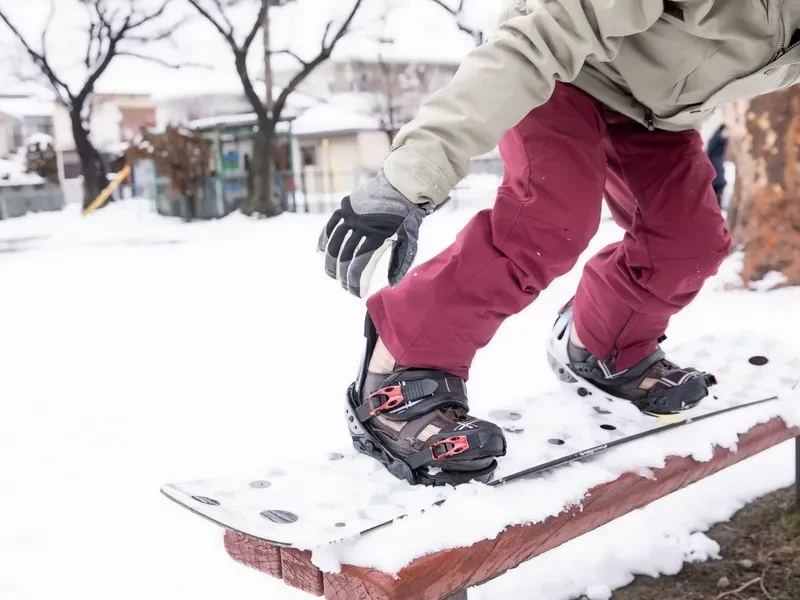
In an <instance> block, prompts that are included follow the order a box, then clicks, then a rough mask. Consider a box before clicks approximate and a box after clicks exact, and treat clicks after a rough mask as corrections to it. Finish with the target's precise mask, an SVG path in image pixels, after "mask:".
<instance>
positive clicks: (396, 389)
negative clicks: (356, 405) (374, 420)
mask: <svg viewBox="0 0 800 600" xmlns="http://www.w3.org/2000/svg"><path fill="white" fill-rule="evenodd" d="M378 397H382V398H386V400H385V401H383V402H381V403H380V404H376V403H374V402H373V399H377V398H378ZM405 401H406V399H405V397H404V396H403V388H401V387H400V386H399V385H392V386H389V387H385V388H381V389H379V390H377V391H375V392H373V393H372V394H370V395H369V396H367V402H366V404H367V406H368V407H369V416H370V417H372V416H374V415H377V414H379V413H382V412H386V411H387V410H392V409H393V408H397V407H398V406H400V405H401V404H403V403H404V402H405Z"/></svg>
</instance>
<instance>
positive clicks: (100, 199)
mask: <svg viewBox="0 0 800 600" xmlns="http://www.w3.org/2000/svg"><path fill="white" fill-rule="evenodd" d="M130 174H131V166H130V165H125V167H124V168H123V169H122V171H120V172H119V174H118V175H117V178H116V179H115V180H114V181H112V182H111V183H109V184H108V185H107V186H106V189H104V190H103V191H102V192H100V193H99V194H98V196H97V198H95V199H94V200H93V201H92V203H91V204H90V205H89V206H87V207H86V208H84V209H83V216H84V217H85V216H86V215H88V214H89V213H92V212H94V211H96V210H97V209H98V208H100V207H101V206H103V205H104V204H105V203H106V202H108V199H109V198H111V194H113V193H114V190H116V189H117V188H118V187H119V186H120V185H121V184H122V182H123V181H125V180H126V179H127V178H128V176H129V175H130Z"/></svg>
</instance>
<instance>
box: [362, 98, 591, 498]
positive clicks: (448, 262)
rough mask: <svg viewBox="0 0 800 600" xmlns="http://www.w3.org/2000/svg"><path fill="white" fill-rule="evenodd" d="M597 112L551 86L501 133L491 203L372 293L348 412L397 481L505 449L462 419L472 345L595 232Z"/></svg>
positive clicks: (562, 268)
mask: <svg viewBox="0 0 800 600" xmlns="http://www.w3.org/2000/svg"><path fill="white" fill-rule="evenodd" d="M600 108H601V107H600V105H599V103H597V102H596V101H595V100H594V99H593V98H591V97H589V96H587V95H586V94H584V93H583V92H581V91H579V90H577V89H576V88H573V87H570V86H567V85H563V84H557V85H556V88H555V91H554V93H553V95H552V97H551V99H550V101H548V102H547V103H546V104H545V105H544V106H541V107H539V108H537V109H535V110H533V111H532V112H531V113H530V114H529V115H527V116H526V118H525V119H523V121H522V122H520V123H519V125H518V126H516V127H515V128H514V129H512V130H511V131H509V132H508V134H507V135H506V136H505V137H504V139H503V140H502V142H501V144H500V151H501V153H502V155H503V159H504V167H505V173H504V178H503V183H502V185H501V186H500V188H499V190H498V194H497V198H496V201H495V205H494V207H493V208H492V209H491V210H484V211H481V212H480V213H478V214H477V215H476V216H475V217H474V218H473V219H472V220H471V221H470V222H469V223H468V224H467V226H466V227H465V228H464V229H463V230H462V231H461V232H460V233H459V234H458V236H457V238H456V241H455V242H454V243H453V244H452V245H451V246H449V247H448V248H446V249H445V250H444V251H443V252H441V253H440V254H439V255H438V256H436V257H434V258H433V259H431V260H429V261H427V262H425V263H423V264H421V265H419V266H417V267H416V268H415V269H413V270H411V271H410V272H409V273H408V274H407V275H406V277H405V278H404V279H403V280H402V281H401V282H400V283H399V284H398V285H397V286H396V287H394V288H389V287H387V288H384V289H382V290H381V291H379V292H378V293H376V294H375V295H373V296H372V297H371V298H369V300H368V302H367V307H368V312H369V316H368V319H367V321H368V322H367V337H368V344H367V352H366V354H365V358H364V363H363V364H362V371H361V376H360V377H359V381H357V382H356V383H355V384H354V385H353V386H352V387H351V390H350V393H349V399H350V400H349V410H350V411H351V413H350V414H349V415H348V419H349V423H350V428H351V433H352V434H353V438H354V444H355V446H356V447H357V448H359V449H360V450H362V451H364V452H366V453H368V454H371V455H372V456H374V457H375V458H377V459H378V460H381V462H383V463H384V464H386V465H387V467H389V468H390V470H393V472H394V473H395V474H396V475H397V476H398V477H403V478H406V479H409V480H411V479H413V478H414V477H417V476H419V477H420V480H421V481H422V482H423V483H437V482H439V481H441V480H445V481H446V482H453V480H465V479H467V478H469V477H476V476H477V477H478V478H481V479H484V480H485V479H486V478H488V477H491V473H492V472H493V471H494V468H495V467H496V461H495V460H494V458H495V457H496V456H501V455H502V454H504V453H505V440H504V438H503V436H502V431H501V430H500V429H499V428H498V427H496V426H495V425H493V424H491V423H487V422H486V421H480V420H477V419H474V418H472V417H470V416H469V414H468V406H467V400H466V394H465V389H464V386H463V383H464V380H465V379H466V378H467V376H468V372H469V368H470V365H471V363H472V359H473V357H474V355H475V353H476V352H477V350H478V349H479V348H481V347H483V346H485V345H486V344H487V343H488V342H489V341H490V340H491V338H492V336H494V334H495V332H496V331H497V329H498V328H499V326H500V324H501V323H502V322H503V321H504V320H505V319H506V318H507V317H508V316H510V315H513V314H516V313H518V312H519V311H521V310H522V309H523V308H525V307H526V306H528V305H529V304H530V303H531V302H533V300H534V299H535V298H536V297H537V295H538V294H539V292H540V291H541V290H543V289H544V288H546V287H547V286H548V285H549V283H550V282H551V281H552V280H553V279H554V278H556V277H558V276H559V275H562V274H563V273H566V272H567V271H569V270H570V269H571V268H572V267H573V266H574V265H575V263H576V261H577V259H578V257H579V255H580V254H581V252H582V251H583V250H584V249H585V248H586V246H587V245H588V243H589V241H590V240H591V239H592V237H593V236H594V234H595V232H596V230H597V227H598V225H599V222H600V210H601V198H602V191H603V185H604V179H605V166H606V157H605V150H604V147H603V144H602V142H603V139H604V137H605V124H604V122H603V120H602V118H601V116H600ZM373 326H374V329H375V332H374V333H375V335H374V336H371V335H370V331H371V329H372V328H373ZM378 334H379V335H380V338H379V339H378ZM421 382H423V383H421ZM447 439H449V440H450V441H447V442H446V443H440V441H441V440H447ZM426 452H427V454H426ZM431 467H438V468H434V469H431ZM470 471H472V473H470ZM433 472H435V474H432V473H433Z"/></svg>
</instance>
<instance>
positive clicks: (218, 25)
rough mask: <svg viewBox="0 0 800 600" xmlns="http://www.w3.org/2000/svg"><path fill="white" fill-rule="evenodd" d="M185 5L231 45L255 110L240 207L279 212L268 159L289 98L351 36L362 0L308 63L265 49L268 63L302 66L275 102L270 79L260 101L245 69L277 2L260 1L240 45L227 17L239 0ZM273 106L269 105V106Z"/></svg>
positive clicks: (331, 26) (332, 27)
mask: <svg viewBox="0 0 800 600" xmlns="http://www.w3.org/2000/svg"><path fill="white" fill-rule="evenodd" d="M187 2H189V4H191V5H192V6H193V7H194V8H195V10H197V12H198V13H200V14H201V15H202V16H203V17H205V18H206V19H207V20H208V21H209V22H210V23H211V24H212V25H213V26H214V28H215V29H216V30H217V31H218V32H219V34H220V35H221V36H222V37H223V38H224V39H225V41H226V42H227V43H228V46H229V47H230V49H231V52H233V56H234V63H235V65H236V72H237V74H238V75H239V79H240V80H241V82H242V87H243V88H244V93H245V96H246V97H247V99H248V100H249V101H250V104H251V105H252V106H253V112H254V113H255V115H256V119H257V121H258V135H257V136H256V137H255V140H254V142H255V143H254V148H253V160H252V163H251V180H252V184H251V186H250V193H249V194H248V198H247V200H246V201H245V203H244V204H243V206H242V211H243V212H244V213H245V214H260V215H263V216H267V217H271V216H275V215H277V214H279V213H280V212H281V207H280V206H279V205H278V202H276V200H275V195H274V194H273V178H272V168H273V165H272V160H271V158H270V157H271V155H272V152H271V149H272V146H273V140H274V139H275V131H276V128H277V125H278V123H279V122H280V120H281V116H282V114H283V111H284V109H285V108H286V103H287V100H288V99H289V96H290V95H291V94H292V92H294V91H295V90H296V89H297V88H298V86H299V85H300V84H301V83H303V81H304V80H305V79H306V78H307V77H308V76H309V75H311V73H312V72H313V71H314V70H315V69H316V68H317V67H318V66H319V65H321V64H322V63H324V62H325V61H326V60H328V58H330V56H331V53H332V52H333V49H334V48H335V47H336V44H338V43H339V41H340V40H341V39H342V38H343V37H344V36H345V34H346V33H348V31H349V29H350V26H351V25H352V22H353V19H354V18H355V16H356V13H357V12H358V9H359V8H360V7H361V5H362V3H363V0H351V2H353V4H352V7H351V8H350V11H349V13H348V14H347V15H346V17H345V18H344V20H343V21H342V22H341V23H340V24H338V26H337V25H336V23H335V22H334V21H330V22H328V24H327V26H326V28H325V33H324V34H323V36H322V40H321V42H320V45H319V50H318V52H317V55H316V56H314V57H313V58H312V59H311V60H305V59H304V58H302V57H300V56H298V55H297V54H295V53H294V52H292V51H291V50H288V49H284V50H273V49H271V48H264V55H265V61H266V60H267V59H268V58H269V57H270V56H271V55H272V54H278V53H280V54H287V55H289V56H291V57H293V58H294V59H296V60H297V62H298V63H299V64H300V69H299V70H298V71H297V73H295V75H294V76H293V77H292V78H291V79H290V80H289V82H288V83H287V84H286V86H285V87H284V88H283V89H282V90H281V91H280V93H279V94H278V96H277V98H275V99H274V101H271V102H270V100H271V97H272V89H271V86H270V85H269V84H270V80H271V78H270V77H267V78H266V81H267V87H268V91H267V98H261V97H259V95H258V93H257V92H256V90H255V88H254V86H253V79H252V78H251V76H250V73H249V72H248V70H247V55H248V53H249V52H250V47H251V46H252V44H253V41H254V40H255V38H256V35H257V34H258V31H259V29H261V28H262V27H263V26H264V23H265V21H268V19H265V16H266V15H267V11H268V2H269V4H270V5H277V4H279V3H278V2H277V1H276V0H258V2H259V3H260V10H259V12H258V15H257V16H256V17H255V18H254V19H253V22H252V24H251V25H250V27H249V28H248V30H247V33H246V35H245V37H244V39H243V41H241V42H239V41H237V39H236V32H235V31H234V27H233V25H232V24H231V21H230V19H229V18H228V14H227V9H228V8H230V7H231V6H233V5H235V4H237V3H238V0H187ZM265 37H267V36H265ZM266 71H267V72H268V71H269V69H266ZM270 103H271V107H270V106H268V104H270Z"/></svg>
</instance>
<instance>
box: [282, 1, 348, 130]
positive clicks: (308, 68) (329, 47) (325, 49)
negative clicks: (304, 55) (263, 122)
mask: <svg viewBox="0 0 800 600" xmlns="http://www.w3.org/2000/svg"><path fill="white" fill-rule="evenodd" d="M363 2H364V0H355V2H354V3H353V8H351V9H350V13H349V14H348V15H347V18H346V19H345V20H344V21H343V22H342V24H341V25H340V26H339V29H338V30H337V31H336V33H335V34H334V36H333V38H332V39H331V41H330V42H329V43H326V41H325V40H326V39H327V37H328V33H329V32H330V30H331V28H332V27H333V21H331V22H329V23H328V24H327V26H326V27H325V34H324V35H323V36H322V43H321V44H320V46H321V47H320V51H319V54H317V56H315V57H314V58H313V59H312V60H311V61H309V62H305V63H304V64H303V68H302V69H301V70H300V72H298V73H297V74H295V76H294V77H292V79H291V80H290V81H289V83H288V84H286V87H285V88H283V89H282V90H281V93H280V94H279V95H278V98H277V99H276V100H275V102H274V103H273V105H272V120H273V123H277V122H278V121H279V120H280V117H281V113H282V112H283V109H284V108H285V106H286V101H287V100H288V99H289V96H290V95H291V94H292V92H294V91H295V90H296V89H297V87H298V86H299V85H300V84H301V83H302V82H303V80H304V79H305V78H306V77H308V76H309V75H311V73H312V72H313V71H314V69H316V68H317V67H318V66H319V65H321V64H322V63H323V62H325V61H326V60H328V58H330V56H331V53H332V52H333V49H334V48H335V47H336V44H338V43H339V40H341V39H342V37H344V35H345V34H346V33H347V32H348V30H349V29H350V24H351V23H352V22H353V19H354V18H355V16H356V13H357V12H358V9H359V8H360V7H361V5H362V4H363Z"/></svg>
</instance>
